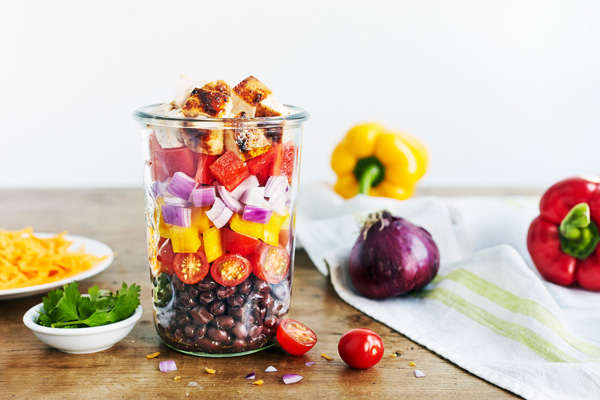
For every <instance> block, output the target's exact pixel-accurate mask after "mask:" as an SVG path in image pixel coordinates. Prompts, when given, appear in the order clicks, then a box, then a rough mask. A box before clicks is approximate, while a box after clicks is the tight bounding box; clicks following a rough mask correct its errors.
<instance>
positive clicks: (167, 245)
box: [156, 237, 175, 275]
mask: <svg viewBox="0 0 600 400" xmlns="http://www.w3.org/2000/svg"><path fill="white" fill-rule="evenodd" d="M162 239H164V238H162V237H161V240H160V241H159V242H158V243H159V244H160V243H161V241H162ZM162 242H163V243H162V245H161V246H160V247H159V249H158V255H157V256H156V259H157V260H158V261H159V262H160V272H164V273H166V274H167V275H173V261H174V260H175V254H174V253H173V246H172V245H171V239H166V240H164V241H162Z"/></svg>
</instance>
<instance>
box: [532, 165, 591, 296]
mask: <svg viewBox="0 0 600 400" xmlns="http://www.w3.org/2000/svg"><path fill="white" fill-rule="evenodd" d="M599 224H600V177H586V178H584V177H575V178H568V179H565V180H562V181H560V182H558V183H556V184H554V185H552V186H551V187H550V188H549V189H548V190H547V191H546V192H545V193H544V194H543V196H542V199H541V201H540V215H539V216H538V217H537V218H536V219H534V220H533V222H532V223H531V225H530V226H529V232H528V234H527V248H528V249H529V254H530V255H531V258H532V259H533V263H534V264H535V266H536V267H537V269H538V271H540V274H542V276H543V277H544V278H545V279H546V280H548V281H550V282H554V283H556V284H559V285H563V286H569V285H572V284H574V283H579V285H581V287H583V288H585V289H589V290H600V250H598V242H600V233H599V232H598V225H599Z"/></svg>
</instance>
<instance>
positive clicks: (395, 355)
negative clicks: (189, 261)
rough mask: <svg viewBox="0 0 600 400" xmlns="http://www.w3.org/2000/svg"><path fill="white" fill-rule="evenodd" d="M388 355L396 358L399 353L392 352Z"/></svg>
mask: <svg viewBox="0 0 600 400" xmlns="http://www.w3.org/2000/svg"><path fill="white" fill-rule="evenodd" d="M388 357H392V358H396V357H398V354H396V353H392V354H390V355H389V356H388Z"/></svg>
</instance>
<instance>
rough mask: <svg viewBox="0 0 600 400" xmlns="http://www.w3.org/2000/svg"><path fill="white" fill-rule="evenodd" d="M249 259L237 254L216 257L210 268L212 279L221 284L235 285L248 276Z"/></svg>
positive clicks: (250, 267)
mask: <svg viewBox="0 0 600 400" xmlns="http://www.w3.org/2000/svg"><path fill="white" fill-rule="evenodd" d="M250 272H252V266H251V265H250V261H248V260H246V259H245V258H244V257H242V256H240V255H239V254H225V255H224V256H221V257H219V258H217V259H216V260H215V261H214V262H213V265H212V267H211V269H210V274H211V275H212V277H213V279H214V280H215V281H217V283H220V284H221V285H223V286H236V285H239V284H240V283H242V282H244V281H245V280H246V279H248V277H249V276H250Z"/></svg>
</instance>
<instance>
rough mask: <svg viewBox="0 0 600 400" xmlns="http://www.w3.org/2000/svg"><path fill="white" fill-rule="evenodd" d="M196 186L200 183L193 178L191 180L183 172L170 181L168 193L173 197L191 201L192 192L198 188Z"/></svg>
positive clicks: (176, 174) (177, 173) (176, 173)
mask: <svg viewBox="0 0 600 400" xmlns="http://www.w3.org/2000/svg"><path fill="white" fill-rule="evenodd" d="M196 185H198V183H197V182H196V181H195V180H194V179H193V178H190V177H189V176H187V175H186V174H184V173H183V172H181V171H180V172H175V174H174V175H173V178H171V180H170V181H169V186H168V188H167V191H168V192H169V193H171V194H172V195H173V196H177V197H179V198H181V199H183V200H188V201H189V199H190V196H191V194H192V190H194V189H195V188H196Z"/></svg>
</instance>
